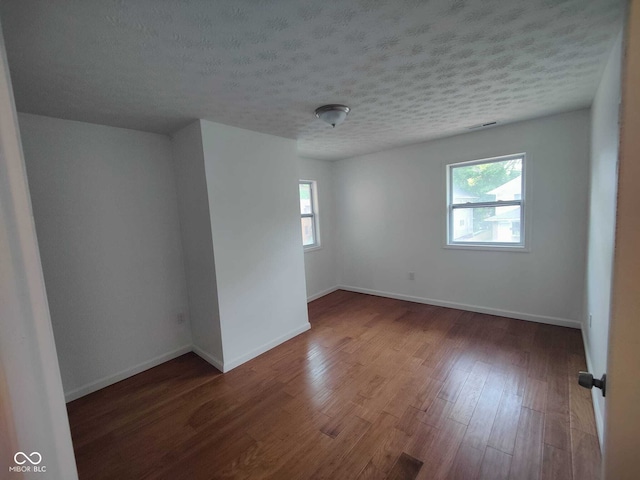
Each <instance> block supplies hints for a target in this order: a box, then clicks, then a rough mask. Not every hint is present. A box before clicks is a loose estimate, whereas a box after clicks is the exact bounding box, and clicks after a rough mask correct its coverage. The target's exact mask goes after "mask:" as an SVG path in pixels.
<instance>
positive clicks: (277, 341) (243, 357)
mask: <svg viewBox="0 0 640 480" xmlns="http://www.w3.org/2000/svg"><path fill="white" fill-rule="evenodd" d="M310 328H311V324H310V323H309V322H305V324H304V325H301V326H299V327H297V328H294V329H293V330H291V331H289V332H287V333H285V334H284V335H281V336H279V337H278V338H275V339H273V340H271V341H270V342H267V343H265V344H264V345H261V346H259V347H258V348H255V349H253V350H252V351H250V352H249V353H246V354H244V355H240V356H239V357H236V358H234V359H233V360H231V361H228V362H224V368H223V370H222V371H223V372H224V373H226V372H228V371H229V370H232V369H234V368H236V367H237V366H240V365H242V364H243V363H245V362H248V361H249V360H251V359H253V358H256V357H257V356H258V355H261V354H263V353H264V352H266V351H267V350H271V349H272V348H273V347H277V346H278V345H280V344H281V343H284V342H286V341H287V340H290V339H292V338H293V337H295V336H297V335H300V334H301V333H303V332H306V331H307V330H309V329H310Z"/></svg>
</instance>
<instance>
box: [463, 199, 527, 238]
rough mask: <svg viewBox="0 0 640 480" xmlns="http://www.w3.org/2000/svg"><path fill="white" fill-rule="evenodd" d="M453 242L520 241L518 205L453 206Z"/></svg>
mask: <svg viewBox="0 0 640 480" xmlns="http://www.w3.org/2000/svg"><path fill="white" fill-rule="evenodd" d="M451 229H452V232H451V235H452V239H453V241H454V242H468V243H479V242H482V243H485V242H488V243H520V238H521V237H520V235H521V225H520V206H508V207H484V208H454V209H453V222H452V224H451Z"/></svg>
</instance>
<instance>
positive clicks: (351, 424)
mask: <svg viewBox="0 0 640 480" xmlns="http://www.w3.org/2000/svg"><path fill="white" fill-rule="evenodd" d="M309 314H310V320H311V324H312V329H311V330H310V331H309V332H306V333H304V334H302V335H299V336H298V337H296V338H294V339H292V340H290V341H288V342H286V343H284V344H283V345H280V346H279V347H277V348H275V349H273V350H271V351H269V352H267V353H265V354H264V355H261V356H260V357H258V358H256V359H254V360H252V361H250V362H248V363H246V364H244V365H242V366H240V367H238V368H236V369H235V370H233V371H231V372H229V373H227V374H225V375H222V374H221V373H219V372H218V371H217V370H215V369H214V368H213V367H211V366H210V365H209V364H207V363H205V362H204V361H203V360H201V359H200V358H198V357H197V356H195V355H194V354H187V355H184V356H182V357H180V358H177V359H175V360H172V361H170V362H167V363H165V364H163V365H160V366H158V367H156V368H153V369H151V370H147V371H146V372H143V373H141V374H139V375H136V376H134V377H131V378H129V379H127V380H124V381H122V382H119V383H117V384H115V385H112V386H110V387H107V388H105V389H103V390H100V391H98V392H95V393H93V394H91V395H88V396H86V397H83V398H81V399H79V400H76V401H74V402H71V403H69V404H68V411H69V419H70V424H71V431H72V435H73V443H74V448H75V453H76V460H77V463H78V470H79V473H80V478H81V479H136V480H137V479H172V480H173V479H191V480H197V479H217V478H228V479H231V478H234V479H235V478H237V479H258V478H273V479H285V480H289V479H316V480H317V479H338V480H352V479H353V480H364V479H381V480H383V479H396V480H413V479H463V480H474V479H483V480H484V479H505V480H508V479H513V480H525V479H544V480H547V479H562V480H571V479H572V478H573V479H574V480H585V479H586V480H590V479H597V478H599V470H600V450H599V445H598V440H597V436H596V431H595V423H594V418H593V408H592V404H591V396H590V393H589V391H588V390H584V389H582V388H579V387H578V386H577V383H576V374H577V372H578V370H581V369H586V367H585V359H584V351H583V347H582V340H581V335H580V332H579V331H578V330H572V329H568V328H561V327H553V326H548V325H542V324H536V323H531V322H525V321H519V320H512V319H507V318H500V317H494V316H490V315H482V314H476V313H470V312H464V311H460V310H453V309H447V308H439V307H433V306H429V305H421V304H416V303H410V302H403V301H398V300H392V299H386V298H380V297H373V296H369V295H361V294H356V293H350V292H344V291H338V292H335V293H333V294H330V295H327V296H325V297H323V298H321V299H319V300H316V301H314V302H312V303H310V304H309Z"/></svg>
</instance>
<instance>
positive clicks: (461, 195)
mask: <svg viewBox="0 0 640 480" xmlns="http://www.w3.org/2000/svg"><path fill="white" fill-rule="evenodd" d="M453 198H455V199H456V200H457V201H458V202H460V201H462V202H470V201H471V200H476V199H478V198H479V197H478V196H476V195H474V194H472V193H469V192H466V191H464V190H462V189H460V188H458V187H455V186H454V187H453Z"/></svg>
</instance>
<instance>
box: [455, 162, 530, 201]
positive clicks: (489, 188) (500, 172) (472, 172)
mask: <svg viewBox="0 0 640 480" xmlns="http://www.w3.org/2000/svg"><path fill="white" fill-rule="evenodd" d="M451 190H452V192H451V195H452V203H467V202H471V203H473V202H494V201H497V200H519V199H520V198H521V197H522V158H513V159H510V160H502V161H499V162H489V163H480V164H476V165H467V166H461V167H452V168H451Z"/></svg>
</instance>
